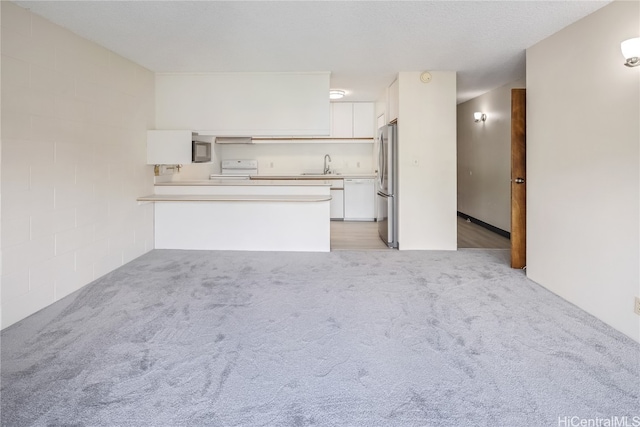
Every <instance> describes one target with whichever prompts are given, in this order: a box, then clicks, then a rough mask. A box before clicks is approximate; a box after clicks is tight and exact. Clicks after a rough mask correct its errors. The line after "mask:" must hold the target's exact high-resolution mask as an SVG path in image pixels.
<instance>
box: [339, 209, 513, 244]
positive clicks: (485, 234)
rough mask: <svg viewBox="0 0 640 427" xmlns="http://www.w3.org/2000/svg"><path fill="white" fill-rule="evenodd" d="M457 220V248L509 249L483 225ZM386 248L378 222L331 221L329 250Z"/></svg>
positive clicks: (502, 239) (500, 237)
mask: <svg viewBox="0 0 640 427" xmlns="http://www.w3.org/2000/svg"><path fill="white" fill-rule="evenodd" d="M457 220H458V248H489V249H509V248H510V247H511V242H510V241H509V239H507V238H506V237H503V236H501V235H499V234H497V233H494V232H492V231H489V230H487V229H486V228H484V227H481V226H479V225H478V224H474V223H472V222H467V221H466V220H464V219H462V218H460V217H457ZM345 249H357V250H368V249H388V248H387V246H386V245H385V244H384V243H383V242H382V240H380V237H379V236H378V223H377V222H372V221H331V250H332V251H335V250H345Z"/></svg>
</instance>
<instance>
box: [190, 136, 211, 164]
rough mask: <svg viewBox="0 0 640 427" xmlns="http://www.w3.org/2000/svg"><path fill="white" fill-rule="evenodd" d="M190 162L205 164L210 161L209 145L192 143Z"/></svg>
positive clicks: (198, 142) (208, 143)
mask: <svg viewBox="0 0 640 427" xmlns="http://www.w3.org/2000/svg"><path fill="white" fill-rule="evenodd" d="M191 161H192V162H193V163H206V162H210V161H211V143H210V142H200V141H192V150H191Z"/></svg>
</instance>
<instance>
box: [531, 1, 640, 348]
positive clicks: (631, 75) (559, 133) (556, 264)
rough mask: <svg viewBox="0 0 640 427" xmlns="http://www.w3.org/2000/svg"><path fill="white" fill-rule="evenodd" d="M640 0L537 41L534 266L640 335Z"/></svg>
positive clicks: (548, 282) (542, 277)
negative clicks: (637, 45)
mask: <svg viewBox="0 0 640 427" xmlns="http://www.w3.org/2000/svg"><path fill="white" fill-rule="evenodd" d="M638 36H640V3H638V2H626V1H615V2H613V3H611V4H609V5H607V6H605V7H604V8H602V9H600V10H598V11H596V12H595V13H593V14H592V15H589V16H587V17H586V18H584V19H582V20H580V21H578V22H576V23H575V24H573V25H571V26H569V27H567V28H565V29H563V30H561V31H559V32H558V33H556V34H554V35H553V36H551V37H549V38H547V39H545V40H543V41H542V42H540V43H538V44H537V45H535V46H533V47H531V48H530V49H528V50H527V175H528V186H527V263H528V265H527V275H528V276H529V277H530V278H531V279H533V280H535V281H536V282H538V283H540V284H541V285H543V286H545V287H546V288H548V289H550V290H551V291H553V292H555V293H556V294H558V295H560V296H562V297H563V298H565V299H567V300H568V301H570V302H572V303H574V304H575V305H577V306H579V307H580V308H582V309H584V310H586V311H587V312H589V313H591V314H593V315H594V316H596V317H597V318H599V319H601V320H603V321H604V322H606V323H608V324H610V325H611V326H613V327H614V328H616V329H618V330H620V331H621V332H623V333H625V334H627V335H628V336H630V337H631V338H633V339H635V340H636V341H639V342H640V317H639V316H637V315H636V314H634V313H633V300H634V296H635V295H640V265H639V258H640V244H639V240H640V236H639V234H640V230H639V223H640V207H639V199H640V198H639V195H640V159H639V156H640V153H639V141H640V96H639V94H640V67H637V68H627V67H625V66H623V62H624V61H623V58H622V55H621V53H620V42H621V41H623V40H625V39H628V38H631V37H638Z"/></svg>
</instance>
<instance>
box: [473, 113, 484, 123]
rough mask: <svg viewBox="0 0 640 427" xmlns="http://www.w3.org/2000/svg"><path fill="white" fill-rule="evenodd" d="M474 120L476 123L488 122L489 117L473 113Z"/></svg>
mask: <svg viewBox="0 0 640 427" xmlns="http://www.w3.org/2000/svg"><path fill="white" fill-rule="evenodd" d="M473 120H475V122H476V123H479V122H484V121H486V120H487V115H486V114H485V113H480V112H476V113H473Z"/></svg>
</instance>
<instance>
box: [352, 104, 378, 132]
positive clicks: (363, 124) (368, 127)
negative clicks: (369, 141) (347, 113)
mask: <svg viewBox="0 0 640 427" xmlns="http://www.w3.org/2000/svg"><path fill="white" fill-rule="evenodd" d="M374 110H375V105H374V104H373V102H356V103H354V104H353V137H354V138H373V137H374V132H375V129H374V114H375V111H374Z"/></svg>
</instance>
